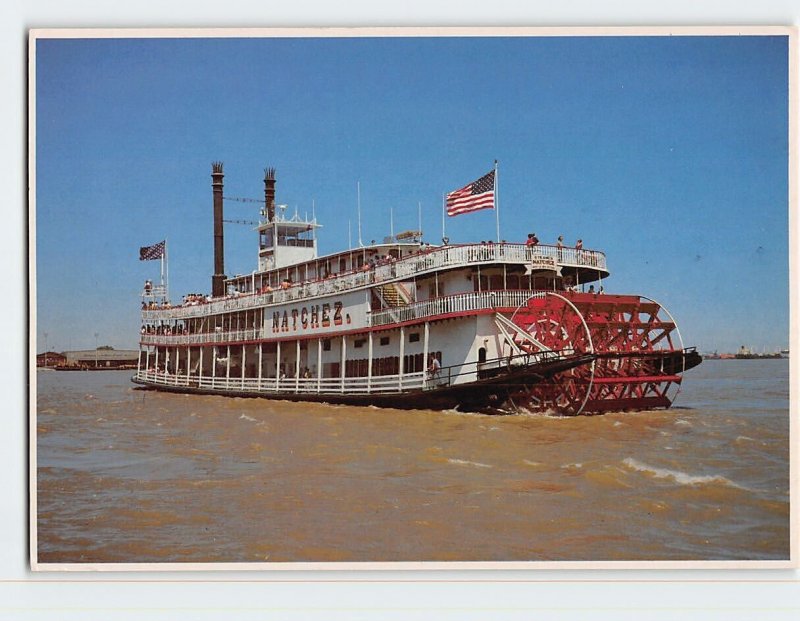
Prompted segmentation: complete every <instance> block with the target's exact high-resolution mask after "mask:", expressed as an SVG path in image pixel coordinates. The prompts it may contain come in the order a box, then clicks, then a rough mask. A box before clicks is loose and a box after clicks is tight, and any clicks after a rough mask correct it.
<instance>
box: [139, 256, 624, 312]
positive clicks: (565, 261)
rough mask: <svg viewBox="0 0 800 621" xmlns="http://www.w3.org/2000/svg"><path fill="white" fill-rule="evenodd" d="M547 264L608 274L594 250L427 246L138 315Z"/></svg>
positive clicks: (249, 305) (594, 276) (594, 275)
mask: <svg viewBox="0 0 800 621" xmlns="http://www.w3.org/2000/svg"><path fill="white" fill-rule="evenodd" d="M547 263H550V264H551V265H553V266H555V267H557V268H558V269H559V270H560V271H561V272H562V274H563V275H564V276H567V275H572V276H574V277H575V279H576V281H577V282H581V283H584V282H593V281H596V280H598V279H601V278H606V277H607V276H608V275H609V272H608V269H607V267H606V256H605V254H604V253H603V252H600V251H598V250H584V249H580V250H578V249H576V248H566V247H558V246H548V245H536V246H530V247H528V246H525V245H524V244H509V243H494V244H460V245H447V246H435V247H430V249H428V250H423V251H421V252H418V253H416V254H412V255H410V256H406V257H404V258H400V259H397V260H393V261H391V260H390V261H384V262H383V263H381V264H378V265H376V266H374V267H368V268H367V269H358V270H350V271H348V272H344V273H339V274H336V275H333V276H330V277H328V278H323V279H317V280H313V281H310V282H302V283H298V284H294V285H291V286H287V287H285V288H281V289H278V290H274V291H270V292H266V293H262V292H254V293H247V294H239V295H234V296H227V297H222V298H216V299H213V300H211V301H209V302H203V303H196V304H193V305H183V306H172V307H168V308H164V307H156V308H152V309H145V310H143V311H142V313H143V316H144V317H145V318H146V319H147V320H148V321H158V320H168V319H186V318H191V317H203V316H210V315H216V314H218V313H226V312H234V311H243V310H250V309H254V308H260V307H264V306H273V305H280V304H285V303H288V302H292V301H295V300H300V299H302V300H309V299H314V298H319V297H324V296H328V295H334V294H337V293H342V292H345V291H353V290H357V289H361V288H367V287H372V286H374V285H375V284H377V283H387V282H392V281H402V280H409V279H412V278H417V279H418V278H421V277H425V276H426V275H431V274H433V273H435V272H439V271H443V270H451V269H458V268H463V267H472V266H475V267H478V268H479V269H480V268H482V267H483V268H486V267H488V266H492V265H497V266H500V265H519V266H531V265H534V266H535V265H537V264H539V265H541V264H547ZM254 277H255V275H253V278H254ZM254 289H255V287H254Z"/></svg>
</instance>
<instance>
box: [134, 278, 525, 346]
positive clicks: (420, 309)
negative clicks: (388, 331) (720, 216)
mask: <svg viewBox="0 0 800 621" xmlns="http://www.w3.org/2000/svg"><path fill="white" fill-rule="evenodd" d="M530 296H531V292H530V291H527V290H501V291H475V292H470V293H457V294H454V295H448V296H445V297H441V298H434V299H432V300H425V301H423V302H416V303H414V304H408V305H406V306H398V307H396V308H389V309H386V310H382V311H375V312H373V313H372V314H371V315H370V318H369V325H370V326H385V325H389V324H393V323H400V322H406V321H413V320H414V319H424V318H429V317H435V316H437V315H452V314H456V313H468V312H474V311H480V310H487V309H494V308H503V309H509V308H517V307H518V306H519V305H520V304H524V303H525V301H526V300H527V299H528V298H529V297H530ZM320 336H324V335H320ZM269 338H272V339H273V340H280V339H281V337H280V336H279V337H275V335H274V333H272V331H271V330H268V329H266V328H265V329H261V328H252V329H248V330H231V331H227V332H204V333H199V334H170V335H167V334H142V335H141V336H140V338H139V340H140V342H141V344H142V345H200V344H203V345H206V344H212V343H239V342H242V341H258V340H264V339H269Z"/></svg>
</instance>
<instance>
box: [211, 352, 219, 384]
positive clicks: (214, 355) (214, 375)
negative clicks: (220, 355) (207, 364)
mask: <svg viewBox="0 0 800 621" xmlns="http://www.w3.org/2000/svg"><path fill="white" fill-rule="evenodd" d="M217 349H218V348H217V346H216V345H212V346H211V387H212V388H216V387H217Z"/></svg>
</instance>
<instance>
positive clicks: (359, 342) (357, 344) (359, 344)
mask: <svg viewBox="0 0 800 621" xmlns="http://www.w3.org/2000/svg"><path fill="white" fill-rule="evenodd" d="M366 342H367V339H356V340H355V341H353V347H355V348H359V347H364V343H366Z"/></svg>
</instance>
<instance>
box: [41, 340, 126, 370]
mask: <svg viewBox="0 0 800 621" xmlns="http://www.w3.org/2000/svg"><path fill="white" fill-rule="evenodd" d="M138 360H139V352H138V351H137V350H135V349H114V348H113V347H110V346H108V345H103V346H101V347H98V348H97V349H84V350H77V351H65V352H62V353H60V354H59V353H56V352H46V353H44V354H39V355H37V356H36V366H37V367H44V366H47V367H55V368H60V369H95V368H96V369H135V368H136V364H137V362H138Z"/></svg>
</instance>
